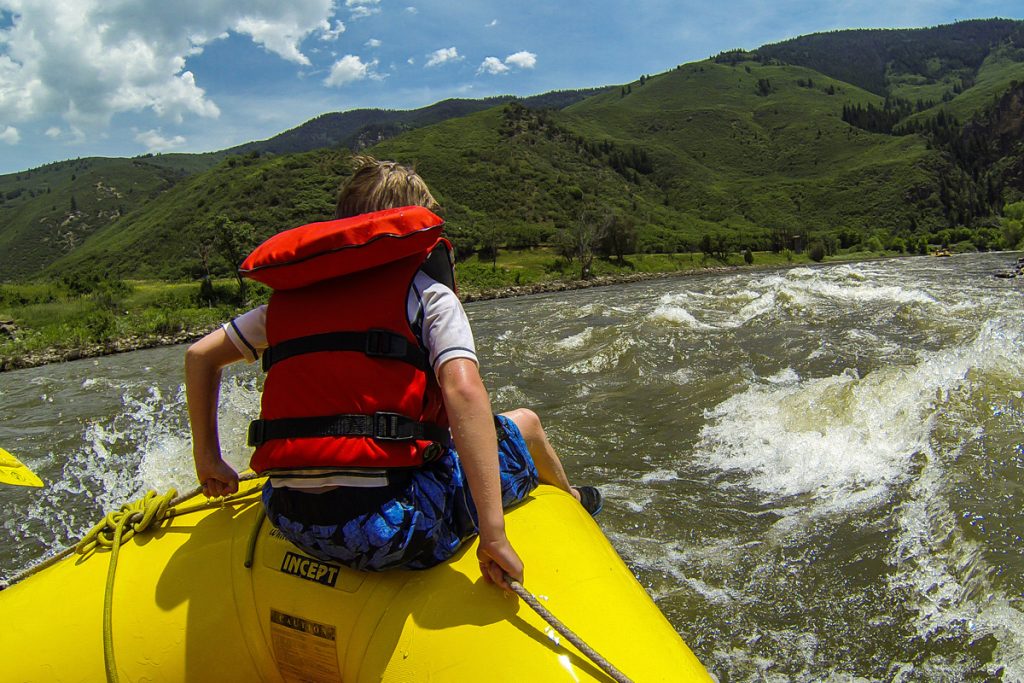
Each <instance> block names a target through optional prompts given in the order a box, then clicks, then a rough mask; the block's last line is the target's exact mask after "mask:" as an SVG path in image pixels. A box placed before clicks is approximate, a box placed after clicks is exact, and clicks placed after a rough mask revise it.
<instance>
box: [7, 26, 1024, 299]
mask: <svg viewBox="0 0 1024 683" xmlns="http://www.w3.org/2000/svg"><path fill="white" fill-rule="evenodd" d="M1022 26H1024V23H1022V22H1009V21H1005V20H993V21H989V22H965V23H963V24H956V25H953V26H949V27H938V28H935V29H920V30H900V31H841V32H835V33H829V34H818V35H815V36H807V37H803V38H798V39H795V40H793V41H787V42H786V43H780V44H778V45H775V46H765V47H764V48H760V49H759V50H756V51H753V52H742V51H735V52H729V53H723V54H721V55H719V56H717V57H716V58H713V59H709V60H705V61H702V62H697V63H692V64H686V65H681V66H679V67H676V68H675V69H673V70H671V71H668V72H666V73H663V74H659V75H656V76H653V77H647V76H644V77H643V78H642V79H641V80H639V81H636V82H633V83H629V84H624V85H622V86H620V87H615V88H612V89H610V90H603V91H600V92H597V93H596V94H593V96H591V97H587V98H584V99H580V97H581V96H582V94H581V93H580V92H578V91H570V92H568V93H553V94H549V95H548V96H546V97H547V98H548V99H547V100H546V103H547V104H548V105H550V106H551V108H550V109H530V108H528V107H525V106H523V104H521V103H520V102H518V101H510V102H504V101H503V100H501V99H499V100H496V102H498V104H497V106H492V107H490V108H487V109H484V110H480V111H477V109H478V108H479V107H480V106H483V105H484V104H494V102H483V103H481V102H479V101H477V102H472V103H469V104H467V103H466V102H465V101H459V100H451V101H447V102H443V103H439V104H438V105H435V107H433V108H425V109H424V110H417V112H416V113H415V115H413V113H409V112H406V113H404V114H403V117H404V118H403V117H398V118H388V117H387V116H384V114H386V113H381V112H377V113H376V114H374V113H373V112H367V111H362V112H349V113H347V114H343V115H326V116H324V117H320V118H318V119H315V120H314V121H311V122H309V123H308V124H305V125H304V126H303V127H300V129H296V130H295V131H289V132H288V133H285V134H282V135H281V136H277V137H276V138H273V139H272V140H271V141H265V143H267V145H269V143H270V142H273V141H276V142H275V143H274V144H278V145H280V147H273V146H267V145H264V146H262V147H256V148H253V149H252V150H251V151H250V152H249V153H247V154H245V155H241V156H239V155H226V153H220V154H219V155H211V156H207V157H204V158H202V159H198V160H194V162H193V163H192V165H189V164H188V163H185V162H186V161H187V159H185V158H180V159H179V158H175V155H167V156H161V157H152V158H149V159H136V160H106V161H107V162H111V163H114V162H115V161H117V162H118V163H119V164H120V166H118V168H119V169H122V170H121V171H119V172H123V173H125V174H126V175H125V177H123V178H120V179H119V180H117V181H116V182H115V181H113V180H111V178H112V176H109V175H107V176H102V177H100V176H99V175H97V174H96V172H95V171H94V170H89V168H87V167H85V166H83V167H81V168H77V169H76V168H75V167H74V166H73V164H75V163H80V162H67V165H59V164H56V165H53V166H54V167H58V168H55V169H54V170H53V171H47V172H49V173H53V174H54V175H53V179H52V181H51V184H49V185H47V184H44V183H43V178H44V175H45V174H44V171H46V169H47V168H49V167H44V169H37V170H36V171H32V172H30V173H29V174H28V175H26V174H18V177H17V178H16V179H13V180H12V178H13V177H12V176H5V177H3V178H0V192H3V194H0V196H3V197H4V198H5V199H4V203H3V204H0V217H3V223H2V224H0V247H4V248H5V249H10V250H11V253H14V254H15V255H16V256H15V258H14V259H12V261H13V262H14V263H16V267H14V268H12V269H10V270H5V271H3V272H0V279H10V278H13V277H26V276H29V275H31V274H32V273H34V272H38V270H39V269H40V268H42V267H44V266H47V264H49V263H50V262H51V261H53V263H52V264H51V265H49V267H48V269H47V270H46V271H45V274H46V275H48V276H51V277H52V276H56V275H58V274H63V273H76V272H87V271H91V272H97V271H102V272H103V273H106V274H115V275H118V276H121V277H129V276H132V277H158V278H185V277H198V276H203V275H206V274H208V273H212V274H214V275H216V274H218V273H219V274H228V273H229V272H230V270H231V266H230V264H229V263H228V262H227V261H225V260H224V259H223V258H215V257H214V256H212V255H211V254H214V253H215V250H211V246H210V245H211V244H213V243H214V242H216V241H217V240H218V239H220V237H218V235H220V236H221V237H223V234H222V233H225V231H230V230H234V231H235V232H237V233H239V234H240V235H241V236H242V237H244V240H243V241H245V240H248V241H249V242H251V241H253V240H256V239H259V238H261V237H265V236H267V235H269V234H272V233H273V232H276V231H277V230H280V229H282V228H285V227H290V226H292V225H296V224H299V223H303V222H307V221H311V220H319V219H323V218H327V217H329V215H330V211H331V207H332V206H333V194H334V190H335V188H336V187H337V184H338V182H339V180H341V179H342V178H343V177H344V175H345V174H346V173H347V169H348V161H347V159H348V156H349V154H350V153H349V152H348V150H347V149H340V148H341V147H343V146H345V145H349V144H352V145H353V146H356V147H358V146H360V145H362V144H364V143H366V142H368V141H369V140H370V139H379V138H388V136H389V135H392V134H393V133H396V132H399V129H400V130H402V131H404V132H401V134H399V135H397V136H395V137H390V138H388V139H384V140H383V141H382V142H379V143H378V144H376V145H374V146H371V147H369V148H368V151H369V152H370V153H373V154H375V155H377V156H379V157H383V158H395V159H399V160H402V161H405V162H410V163H413V164H415V165H416V167H417V169H418V170H419V171H420V172H421V174H422V175H423V176H424V177H425V178H426V180H427V182H428V183H429V184H430V185H431V187H432V188H433V189H434V191H435V194H436V195H437V196H438V198H439V199H440V201H441V202H442V204H443V205H444V207H445V211H446V217H447V219H448V222H449V228H450V232H451V234H452V237H453V239H454V241H455V242H456V245H457V247H458V248H459V251H460V253H461V255H463V256H465V255H467V254H470V253H472V252H473V251H484V252H487V253H493V250H494V247H500V248H516V247H528V246H535V245H538V244H542V243H543V244H555V245H558V244H564V243H565V240H566V239H567V235H570V234H571V233H572V232H573V231H574V230H576V229H578V228H580V226H582V225H591V224H596V223H599V222H604V223H605V224H615V225H616V226H618V228H620V229H621V230H620V231H621V232H622V233H624V234H626V235H627V237H629V239H628V240H626V244H625V247H623V248H625V249H627V250H628V251H640V252H672V251H679V250H684V251H686V250H693V249H697V248H700V249H703V250H704V251H708V252H709V253H710V252H711V251H720V252H725V251H729V250H732V251H735V250H739V249H744V248H748V247H749V248H751V249H754V250H759V249H760V250H768V249H771V250H776V251H777V250H780V249H783V248H793V249H799V248H801V246H802V245H807V244H809V243H810V242H811V241H817V242H821V243H824V244H825V245H826V246H827V249H828V250H829V252H832V251H834V250H835V249H837V248H846V247H853V246H855V245H858V244H862V245H881V246H886V247H889V248H892V249H897V250H899V249H904V248H911V247H912V248H915V249H919V248H921V245H922V244H926V243H927V242H931V243H933V244H943V243H951V242H959V241H964V240H972V241H973V243H974V245H975V246H978V247H979V248H984V247H985V246H986V245H996V244H997V241H998V239H999V238H998V229H997V227H996V226H997V223H998V218H997V216H998V212H999V211H1000V210H1001V208H1002V206H1003V204H1004V203H1005V202H1011V201H1017V200H1019V199H1020V198H1021V197H1022V196H1024V161H1022V160H1024V143H1022V141H1021V140H1022V136H1021V134H1020V129H1021V125H1020V120H1021V112H1022V109H1024V104H1022V103H1024V86H1022V85H1020V84H1021V83H1024V32H1022V30H1021V27H1022ZM533 103H534V104H539V103H542V102H537V101H534V102H533ZM563 107H564V108H563ZM465 112H470V113H465ZM390 114H394V113H393V112H392V113H390ZM390 114H389V116H390ZM375 115H380V116H383V118H377V119H374V116H375ZM435 119H437V120H436V121H435ZM428 122H429V125H426V124H427V123H428ZM407 128H409V129H407ZM367 135H368V136H369V137H367ZM339 136H340V137H339ZM353 136H355V137H353ZM343 139H344V140H343ZM346 140H347V142H345V141H346ZM319 146H326V147H327V148H326V149H319V150H318V151H305V152H302V153H299V154H295V153H291V151H290V150H293V149H298V148H308V147H319ZM271 150H276V151H271ZM225 157H226V158H225ZM87 161H88V160H87ZM95 163H96V164H97V165H95V166H94V167H92V168H99V166H98V162H95ZM213 163H217V164H218V165H216V166H215V167H213V168H210V167H209V165H210V164H213ZM204 165H205V166H204ZM122 167H123V168H122ZM190 174H191V175H190ZM72 175H74V176H75V177H74V178H71V177H70V176H72ZM28 177H31V178H32V180H31V181H29V180H26V178H28ZM5 183H7V184H6V185H5ZM131 183H135V184H136V185H135V186H134V189H132V187H133V186H132V185H131ZM8 188H9V189H8ZM108 188H114V189H112V190H108ZM47 193H49V194H47ZM9 195H13V196H9ZM87 196H88V198H87ZM143 196H144V197H145V201H141V200H140V201H134V200H133V201H128V200H127V199H126V197H134V198H138V197H143ZM72 197H74V201H75V209H74V210H72V208H71V206H72ZM115 199H116V200H117V201H115ZM118 202H120V203H118ZM45 207H49V208H48V209H47V210H48V211H49V212H50V213H45V212H43V208H45ZM30 208H31V211H30ZM32 211H35V212H37V213H32ZM78 214H82V216H81V217H80V216H79V215H78ZM609 216H611V217H613V218H608V217H609ZM47 220H48V221H50V222H49V223H48V222H46V221H47ZM51 223H52V225H51ZM79 224H81V226H80V227H76V226H79ZM41 225H43V226H47V227H46V228H45V230H43V231H42V232H41V233H40V232H38V231H39V230H40V228H39V227H38V226H41ZM599 227H600V226H599ZM605 228H607V225H605V226H604V227H600V229H601V230H604V229H605ZM605 231H606V232H607V230H605ZM40 234H41V235H42V237H43V239H35V237H36V236H38V235H40ZM240 239H241V238H240ZM54 259H56V260H54Z"/></svg>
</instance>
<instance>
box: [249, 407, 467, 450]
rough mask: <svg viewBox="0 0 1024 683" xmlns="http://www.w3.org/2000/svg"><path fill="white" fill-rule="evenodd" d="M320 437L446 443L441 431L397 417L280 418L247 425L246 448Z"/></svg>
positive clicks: (396, 414) (404, 417)
mask: <svg viewBox="0 0 1024 683" xmlns="http://www.w3.org/2000/svg"><path fill="white" fill-rule="evenodd" d="M324 436H365V437H370V438H372V439H375V440H377V441H433V442H434V443H438V444H446V443H448V430H447V429H445V428H444V427H441V426H440V425H436V424H432V423H429V422H418V421H416V420H414V419H412V418H411V417H406V416H405V415H400V414H399V413H384V412H380V413H374V414H373V415H358V414H356V415H325V416H322V417H283V418H278V419H276V420H253V421H252V422H251V423H249V445H250V446H252V447H253V448H255V447H257V446H260V445H262V444H263V443H265V442H267V441H270V440H271V439H303V438H315V437H324Z"/></svg>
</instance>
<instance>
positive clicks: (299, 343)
mask: <svg viewBox="0 0 1024 683" xmlns="http://www.w3.org/2000/svg"><path fill="white" fill-rule="evenodd" d="M319 351H356V352H360V353H365V354H366V355H367V356H370V357H372V358H392V359H394V360H400V361H404V362H406V363H409V364H410V365H413V366H415V367H417V368H419V369H421V370H427V369H428V367H429V364H428V363H427V354H426V353H424V351H423V349H421V348H420V347H419V346H418V345H416V344H410V343H409V340H408V339H406V338H405V337H403V336H402V335H400V334H398V333H396V332H391V331H390V330H376V329H375V330H367V331H366V332H326V333H324V334H313V335H310V336H308V337H297V338H295V339H289V340H287V341H283V342H281V343H279V344H275V345H274V346H271V347H269V348H267V349H266V350H265V351H264V352H263V359H262V361H263V371H264V372H267V371H268V370H270V368H271V366H272V365H274V363H280V362H281V361H283V360H285V359H286V358H291V357H292V356H298V355H301V354H304V353H316V352H319Z"/></svg>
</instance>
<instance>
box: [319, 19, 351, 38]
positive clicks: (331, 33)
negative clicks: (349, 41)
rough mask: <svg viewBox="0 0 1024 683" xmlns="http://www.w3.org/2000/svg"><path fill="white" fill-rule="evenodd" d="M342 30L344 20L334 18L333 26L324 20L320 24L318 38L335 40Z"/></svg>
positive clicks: (343, 29)
mask: <svg viewBox="0 0 1024 683" xmlns="http://www.w3.org/2000/svg"><path fill="white" fill-rule="evenodd" d="M344 32H345V22H343V21H337V20H335V22H334V28H331V24H330V22H329V21H327V20H324V22H323V24H321V30H320V40H323V41H328V42H329V41H332V40H337V39H338V38H339V37H340V36H341V34H342V33H344Z"/></svg>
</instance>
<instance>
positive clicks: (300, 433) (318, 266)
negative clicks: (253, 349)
mask: <svg viewBox="0 0 1024 683" xmlns="http://www.w3.org/2000/svg"><path fill="white" fill-rule="evenodd" d="M443 224H444V222H443V221H442V220H441V219H440V218H439V217H437V216H436V215H434V214H433V213H431V212H430V211H428V210H427V209H425V208H422V207H418V206H417V207H405V208H401V209H388V210H386V211H378V212H374V213H370V214H363V215H361V216H355V217H353V218H346V219H341V220H336V221H327V222H324V223H312V224H309V225H304V226H302V227H299V228H295V229H293V230H288V231H286V232H282V233H278V234H277V235H275V236H273V237H271V238H270V239H268V240H267V241H266V242H264V243H263V244H262V245H260V246H259V247H257V249H256V250H255V251H254V252H253V253H252V254H250V255H249V257H248V258H247V259H246V260H245V262H243V264H242V266H241V268H240V272H242V274H243V275H245V276H246V277H249V278H252V279H254V280H258V281H260V282H263V283H265V284H268V285H270V286H271V287H272V288H274V293H273V294H272V295H271V297H270V303H269V305H268V307H267V341H268V342H269V348H268V349H267V350H266V351H265V352H264V354H263V367H264V369H265V370H267V377H266V382H265V383H264V387H263V399H262V406H261V410H260V419H259V420H256V421H254V422H253V423H252V424H251V425H250V427H249V443H250V445H251V446H255V448H256V450H255V452H254V453H253V456H252V461H251V463H250V466H251V467H252V469H253V470H254V471H256V472H260V473H262V472H266V471H268V470H270V471H273V470H303V469H320V468H324V469H328V470H330V469H332V468H334V469H343V468H350V467H357V468H358V467H373V468H388V467H410V466H416V465H421V464H422V463H424V462H426V461H429V460H431V459H433V458H436V457H438V456H440V455H441V454H442V453H443V452H444V451H443V449H444V448H445V447H446V446H447V442H448V429H447V428H448V418H447V416H446V415H445V411H444V404H443V401H442V397H441V390H440V387H439V386H438V384H437V380H436V379H435V377H434V374H433V371H432V370H431V368H430V366H429V360H428V358H427V354H426V351H425V349H423V348H422V347H421V346H420V342H419V340H418V339H417V338H416V335H415V334H414V333H413V331H412V329H411V328H410V326H409V322H408V318H407V316H406V299H407V296H408V292H409V287H410V285H411V284H412V281H413V278H415V277H416V273H417V272H418V271H419V270H421V268H423V269H426V268H427V266H426V265H425V262H428V263H429V264H431V265H430V267H432V268H436V265H437V263H438V262H440V263H441V268H440V271H441V272H431V274H432V275H434V277H435V279H438V280H440V281H442V282H446V284H449V285H450V286H452V287H454V277H453V276H452V271H451V268H452V261H451V254H450V245H449V244H448V242H447V240H445V239H443V238H442V237H441V236H440V233H441V229H442V227H443ZM445 271H446V272H445Z"/></svg>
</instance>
